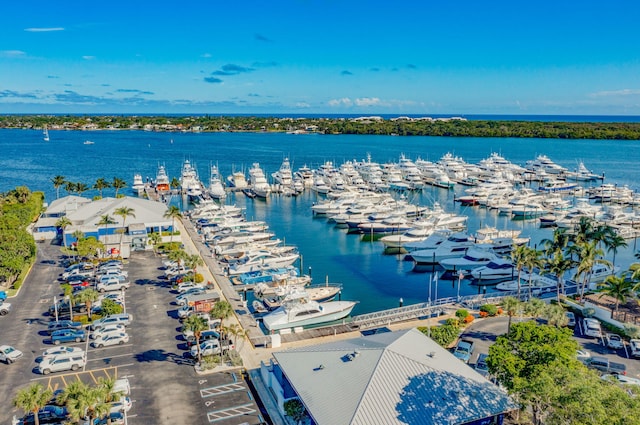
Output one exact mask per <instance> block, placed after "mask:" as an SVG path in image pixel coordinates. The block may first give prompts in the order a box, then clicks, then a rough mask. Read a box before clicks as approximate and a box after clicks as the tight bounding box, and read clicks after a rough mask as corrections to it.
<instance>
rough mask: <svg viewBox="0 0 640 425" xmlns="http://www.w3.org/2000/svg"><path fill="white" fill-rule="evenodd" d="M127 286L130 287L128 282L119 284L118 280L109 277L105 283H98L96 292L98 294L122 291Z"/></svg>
mask: <svg viewBox="0 0 640 425" xmlns="http://www.w3.org/2000/svg"><path fill="white" fill-rule="evenodd" d="M129 286H131V284H130V283H129V281H124V282H121V281H120V280H119V279H118V278H115V277H110V278H109V279H108V280H106V281H100V282H98V284H97V285H96V290H97V291H98V292H108V291H122V290H125V289H127V288H129Z"/></svg>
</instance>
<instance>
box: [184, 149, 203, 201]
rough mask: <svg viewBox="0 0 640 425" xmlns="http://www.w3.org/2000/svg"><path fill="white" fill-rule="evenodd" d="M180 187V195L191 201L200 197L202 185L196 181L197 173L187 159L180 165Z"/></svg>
mask: <svg viewBox="0 0 640 425" xmlns="http://www.w3.org/2000/svg"><path fill="white" fill-rule="evenodd" d="M180 187H182V193H183V194H185V195H187V196H188V197H189V199H190V200H192V201H194V200H196V199H197V198H199V197H200V196H202V183H200V180H198V172H197V171H196V169H195V168H194V167H193V166H192V165H191V162H190V161H189V160H188V159H185V160H184V162H183V163H182V170H181V171H180Z"/></svg>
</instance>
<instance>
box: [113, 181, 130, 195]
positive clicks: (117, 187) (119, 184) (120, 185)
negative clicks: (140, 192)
mask: <svg viewBox="0 0 640 425" xmlns="http://www.w3.org/2000/svg"><path fill="white" fill-rule="evenodd" d="M111 187H113V188H114V189H115V190H116V195H115V197H116V198H117V197H118V191H119V190H120V189H124V188H125V187H127V182H126V181H124V180H123V179H121V178H119V177H114V178H113V181H112V182H111Z"/></svg>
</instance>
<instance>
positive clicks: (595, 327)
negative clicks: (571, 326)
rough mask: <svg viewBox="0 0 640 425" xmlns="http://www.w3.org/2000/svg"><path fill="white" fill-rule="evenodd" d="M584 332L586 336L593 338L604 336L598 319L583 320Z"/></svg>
mask: <svg viewBox="0 0 640 425" xmlns="http://www.w3.org/2000/svg"><path fill="white" fill-rule="evenodd" d="M582 331H583V332H584V335H585V336H590V337H592V338H600V337H601V336H602V329H601V328H600V322H599V321H598V320H596V319H591V318H588V317H586V318H584V319H582Z"/></svg>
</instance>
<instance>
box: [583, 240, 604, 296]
mask: <svg viewBox="0 0 640 425" xmlns="http://www.w3.org/2000/svg"><path fill="white" fill-rule="evenodd" d="M596 244H597V242H596V241H592V242H584V243H581V244H579V245H578V258H579V260H578V269H577V272H576V279H578V278H581V279H580V280H579V281H580V298H583V297H584V292H585V290H586V288H587V285H588V282H589V279H590V278H591V272H592V269H593V266H595V265H596V264H611V263H609V261H607V260H604V259H602V258H599V257H601V256H602V255H603V254H604V252H603V251H602V250H601V249H599V248H597V246H596Z"/></svg>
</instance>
